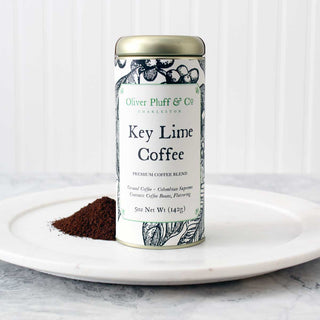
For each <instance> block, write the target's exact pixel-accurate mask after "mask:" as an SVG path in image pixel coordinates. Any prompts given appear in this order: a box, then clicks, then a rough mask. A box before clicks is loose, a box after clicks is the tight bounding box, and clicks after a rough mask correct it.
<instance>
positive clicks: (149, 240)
mask: <svg viewBox="0 0 320 320" xmlns="http://www.w3.org/2000/svg"><path fill="white" fill-rule="evenodd" d="M163 233H164V232H163V226H162V223H153V222H144V223H143V225H142V237H143V242H144V245H145V246H160V245H161V244H160V243H161V238H162V236H163Z"/></svg>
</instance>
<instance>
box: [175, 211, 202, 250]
mask: <svg viewBox="0 0 320 320" xmlns="http://www.w3.org/2000/svg"><path fill="white" fill-rule="evenodd" d="M203 233H204V224H203V215H202V214H201V216H200V217H199V218H198V219H196V220H192V221H188V226H187V230H186V232H185V233H184V234H183V235H182V236H181V238H180V240H179V242H178V245H182V244H188V243H193V242H197V241H199V240H201V239H202V236H203Z"/></svg>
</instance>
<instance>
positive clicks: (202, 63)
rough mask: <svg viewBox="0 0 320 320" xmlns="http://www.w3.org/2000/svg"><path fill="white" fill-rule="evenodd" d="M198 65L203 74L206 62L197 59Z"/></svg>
mask: <svg viewBox="0 0 320 320" xmlns="http://www.w3.org/2000/svg"><path fill="white" fill-rule="evenodd" d="M198 61H199V65H200V67H201V69H202V70H203V72H205V71H206V70H205V69H206V60H205V59H199V60H198Z"/></svg>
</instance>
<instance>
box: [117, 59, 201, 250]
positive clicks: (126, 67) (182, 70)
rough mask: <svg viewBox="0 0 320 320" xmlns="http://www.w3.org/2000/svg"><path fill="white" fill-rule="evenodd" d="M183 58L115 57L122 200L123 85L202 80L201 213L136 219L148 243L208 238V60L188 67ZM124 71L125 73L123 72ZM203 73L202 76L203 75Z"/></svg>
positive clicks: (182, 82)
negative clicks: (179, 219)
mask: <svg viewBox="0 0 320 320" xmlns="http://www.w3.org/2000/svg"><path fill="white" fill-rule="evenodd" d="M181 61H182V62H184V61H185V60H180V59H176V60H174V59H115V66H116V68H118V70H117V71H118V72H117V73H116V74H120V77H119V76H118V79H116V80H117V81H116V85H115V96H116V105H117V110H116V117H117V125H116V128H117V169H116V170H117V177H118V203H119V192H120V190H119V189H120V188H119V185H120V180H119V179H120V168H119V145H118V143H119V139H118V134H119V130H118V129H119V128H118V126H119V108H118V102H119V98H118V95H119V90H120V87H121V85H122V84H141V83H150V82H154V83H160V84H184V83H198V85H199V87H200V91H201V150H200V152H201V155H200V161H201V166H200V168H201V176H200V179H201V181H200V190H201V195H200V212H199V215H198V217H197V218H196V219H193V220H188V221H182V222H157V223H154V222H136V223H139V224H141V234H142V239H143V244H144V245H145V246H164V245H166V243H167V242H168V241H169V240H170V239H172V238H175V239H176V243H175V244H176V245H186V244H191V243H194V242H198V241H200V240H201V239H203V237H204V150H205V148H204V147H205V132H204V119H205V84H204V72H205V63H204V61H205V60H204V59H192V60H190V61H192V62H193V64H196V66H192V67H191V68H189V69H188V67H187V66H186V65H185V64H183V63H179V62H181ZM120 69H121V70H120ZM120 71H121V72H120ZM200 73H201V74H202V76H200ZM200 78H201V81H200ZM118 210H119V211H118V221H119V220H121V212H120V208H118Z"/></svg>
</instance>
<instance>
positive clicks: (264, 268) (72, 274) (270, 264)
mask: <svg viewBox="0 0 320 320" xmlns="http://www.w3.org/2000/svg"><path fill="white" fill-rule="evenodd" d="M211 188H213V189H214V190H215V191H217V190H220V191H222V192H226V191H228V192H231V193H232V192H234V191H237V193H238V194H239V193H240V194H242V196H243V194H246V193H249V194H255V196H258V198H259V196H260V197H262V198H267V200H269V201H270V202H271V203H273V200H274V199H277V200H278V201H280V202H282V201H284V203H291V201H292V202H293V203H300V204H301V205H302V206H303V205H304V206H305V207H306V208H307V210H308V211H314V214H316V215H317V216H318V217H320V205H319V204H317V203H315V202H311V201H309V200H305V199H301V198H298V197H294V196H291V195H286V194H283V193H275V192H270V191H264V190H258V189H249V188H242V187H234V186H228V185H216V184H208V185H206V191H207V190H208V189H211ZM99 189H101V193H99V194H97V193H96V191H97V190H99ZM111 189H113V190H114V191H115V182H114V181H110V182H108V183H104V184H93V185H85V186H70V187H65V188H59V189H49V190H45V191H39V192H33V193H25V194H22V195H18V196H13V197H10V198H6V199H3V200H2V201H0V234H2V231H3V230H4V229H3V228H5V226H6V225H5V224H4V223H3V222H4V221H3V220H6V219H4V218H3V216H4V214H1V211H2V209H3V208H6V207H7V208H8V207H9V208H10V207H11V215H14V212H15V210H17V208H16V207H17V204H18V207H19V205H20V204H21V203H23V202H25V201H26V200H27V203H28V202H30V201H31V202H32V201H33V200H34V199H37V198H39V197H40V198H42V199H43V201H45V199H46V197H48V196H50V197H52V195H53V194H54V195H55V196H56V197H57V195H58V197H59V196H60V194H63V196H64V197H68V198H69V196H70V195H71V194H72V193H74V192H75V190H76V191H77V192H78V193H77V196H76V198H77V199H80V198H83V196H80V195H79V193H80V194H82V192H84V193H85V194H86V197H90V195H89V194H87V193H90V192H93V195H92V196H100V195H103V194H110V193H109V192H106V190H111ZM69 200H71V199H69ZM288 200H291V201H288ZM57 201H58V200H56V201H55V202H57ZM60 201H61V200H60ZM65 201H68V200H65ZM255 201H256V200H255ZM49 203H50V202H49ZM46 204H48V202H47V201H46ZM43 205H45V204H43ZM33 208H35V207H33ZM288 208H291V206H290V205H288ZM26 210H27V209H26V208H24V210H23V211H26ZM28 210H32V208H29V209H28ZM9 212H10V211H9ZM20 213H21V212H20ZM16 215H17V213H16V214H15V216H16ZM9 217H10V215H9V214H8V215H7V216H6V218H7V220H9V221H11V220H10V219H9ZM319 230H320V229H319ZM0 239H1V236H0ZM20 241H21V240H20ZM318 242H319V243H318V244H317V245H316V246H314V247H313V248H309V250H306V251H305V252H304V253H303V254H301V253H297V254H296V255H294V254H290V256H289V257H283V259H279V258H278V260H274V259H273V260H270V261H266V260H265V261H261V262H255V263H252V264H250V263H249V264H246V265H241V266H230V267H225V268H224V270H223V274H224V277H223V276H222V275H221V273H220V275H219V273H218V274H217V270H219V268H220V267H219V268H214V267H213V268H208V267H205V268H204V269H201V268H197V269H196V270H195V268H190V269H183V273H184V279H181V278H180V279H175V278H174V276H169V277H168V275H167V279H162V278H161V279H159V277H158V278H157V280H148V279H143V275H144V272H145V271H142V272H141V273H138V272H134V273H133V274H132V273H130V276H128V272H127V273H125V272H123V271H124V270H123V271H121V270H119V269H117V270H114V271H113V272H111V277H109V278H106V277H105V276H103V273H101V272H100V273H99V275H97V273H96V274H95V276H94V277H91V278H90V275H88V274H87V272H88V270H86V268H88V266H85V265H81V267H80V266H78V268H75V266H74V265H75V264H74V263H73V264H72V263H69V262H67V263H61V262H60V268H58V266H57V262H56V261H55V259H53V260H52V261H50V260H47V259H45V260H44V259H41V258H38V259H37V258H34V257H31V256H29V257H26V256H23V255H21V254H18V253H16V252H12V251H11V252H10V250H9V251H8V250H5V248H4V247H3V243H1V242H0V260H3V261H6V262H9V263H13V264H16V265H19V266H23V267H27V268H30V269H34V270H38V271H40V272H44V273H49V274H56V275H57V274H59V275H60V276H65V277H68V278H77V279H81V280H86V281H95V282H107V283H122V284H142V285H176V284H192V283H207V282H217V281H225V280H233V279H240V278H244V277H249V276H255V275H257V274H264V273H268V272H272V271H275V270H279V269H283V268H286V267H290V266H294V265H297V264H300V263H303V262H307V261H310V260H313V259H316V258H318V257H319V256H320V240H319V241H318ZM117 245H118V243H117ZM119 246H122V245H120V244H119ZM193 248H197V246H195V247H193ZM131 249H132V250H143V249H134V248H131ZM190 249H191V248H190ZM177 250H187V249H177ZM49 265H50V267H49ZM61 266H62V267H64V272H63V273H61V272H58V271H59V270H61ZM89 267H90V265H89ZM91 267H92V266H91ZM234 269H237V272H236V274H237V275H235V272H234ZM98 270H99V271H101V268H100V269H99V267H98V268H96V269H95V271H98ZM249 270H250V271H249ZM109 271H110V270H109ZM220 271H221V270H220ZM255 271H256V272H255ZM195 272H196V273H197V274H198V276H197V277H195V276H194V275H195ZM108 273H109V274H110V272H108ZM149 273H153V274H154V276H156V275H157V276H159V272H158V270H152V271H149ZM116 274H118V276H116ZM119 275H120V277H119ZM152 278H153V277H152Z"/></svg>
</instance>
